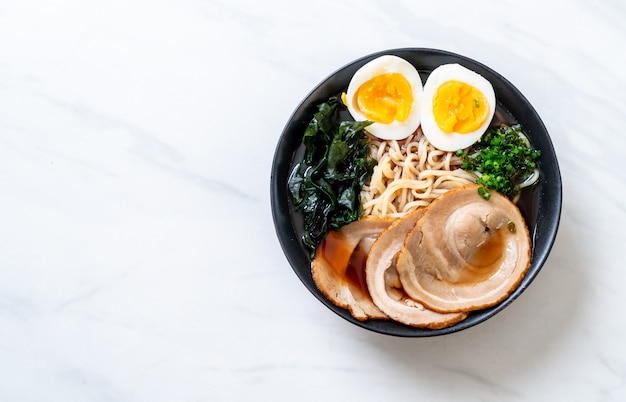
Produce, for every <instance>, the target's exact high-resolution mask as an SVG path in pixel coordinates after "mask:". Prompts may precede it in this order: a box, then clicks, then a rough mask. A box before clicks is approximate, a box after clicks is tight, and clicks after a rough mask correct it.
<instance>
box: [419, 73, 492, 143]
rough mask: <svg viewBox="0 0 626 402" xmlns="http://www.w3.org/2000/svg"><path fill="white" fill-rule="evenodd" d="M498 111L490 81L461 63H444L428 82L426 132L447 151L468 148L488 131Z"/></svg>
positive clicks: (428, 137) (424, 104) (431, 75)
mask: <svg viewBox="0 0 626 402" xmlns="http://www.w3.org/2000/svg"><path fill="white" fill-rule="evenodd" d="M495 110H496V96H495V93H494V90H493V87H492V85H491V83H490V82H489V81H487V80H486V79H485V78H484V77H483V76H481V75H480V74H478V73H476V72H474V71H472V70H469V69H467V68H465V67H463V66H461V65H460V64H444V65H441V66H439V67H437V68H436V69H434V70H433V71H432V73H431V74H430V75H429V76H428V79H427V80H426V83H425V84H424V101H423V103H422V131H423V132H424V135H425V136H426V138H427V139H428V141H429V142H430V143H431V144H432V145H434V146H435V147H436V148H438V149H441V150H443V151H456V150H457V149H463V148H467V147H469V146H470V145H472V144H473V143H475V142H476V141H478V139H479V138H480V137H481V136H482V135H483V133H484V132H485V131H486V130H487V128H488V127H489V125H490V123H491V119H492V118H493V115H494V113H495Z"/></svg>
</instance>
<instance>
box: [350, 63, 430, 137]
mask: <svg viewBox="0 0 626 402" xmlns="http://www.w3.org/2000/svg"><path fill="white" fill-rule="evenodd" d="M387 73H398V74H401V75H402V76H404V78H405V79H406V80H407V81H408V82H409V84H410V85H411V91H412V93H413V103H412V105H411V111H410V113H409V117H408V118H407V119H406V120H404V121H397V120H394V121H393V122H391V123H389V124H385V123H378V122H374V123H372V124H370V125H369V126H367V127H366V128H365V130H367V131H368V132H369V133H371V134H373V135H375V136H376V137H378V138H380V139H383V140H401V139H404V138H406V137H408V136H409V135H411V134H412V133H414V132H415V130H417V128H418V127H419V125H420V122H421V107H420V105H421V103H422V92H423V85H422V79H421V78H420V76H419V73H418V72H417V70H416V69H415V67H414V66H413V65H412V64H411V63H409V62H408V61H406V60H404V59H403V58H400V57H397V56H393V55H384V56H380V57H378V58H376V59H374V60H372V61H370V62H368V63H367V64H365V65H364V66H363V67H361V68H360V69H359V70H357V72H356V73H355V74H354V75H353V76H352V79H351V80H350V84H349V85H348V90H347V91H346V103H347V107H348V111H349V112H350V114H351V115H352V117H353V118H354V119H355V120H356V121H364V120H368V119H367V117H365V116H364V115H363V113H361V111H360V110H358V108H357V107H356V106H355V103H356V102H355V101H354V95H355V93H356V91H357V90H358V89H359V87H361V85H363V84H364V83H365V82H367V81H369V80H370V79H372V78H373V77H375V76H378V75H382V74H387Z"/></svg>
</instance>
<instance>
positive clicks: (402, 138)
mask: <svg viewBox="0 0 626 402" xmlns="http://www.w3.org/2000/svg"><path fill="white" fill-rule="evenodd" d="M441 71H443V72H441ZM433 72H434V73H433ZM429 78H431V81H430V82H429ZM446 96H448V97H449V100H448V99H446V100H445V102H443V101H442V99H444V98H445V97H446ZM394 97H395V98H394ZM329 102H330V103H329ZM329 105H331V107H330V108H329ZM450 105H452V106H450ZM355 110H356V111H355ZM331 112H332V113H334V116H335V118H336V119H337V120H338V122H339V123H341V125H337V127H341V128H337V130H338V131H337V132H339V131H341V134H337V136H338V138H339V139H337V138H324V141H327V144H328V145H327V150H326V151H325V152H323V151H320V150H319V148H320V146H319V144H317V145H312V141H313V140H312V138H313V134H312V133H313V132H314V131H317V132H318V134H317V135H318V136H322V137H328V134H327V133H326V132H325V130H326V127H325V124H326V123H325V122H324V121H322V119H323V118H324V115H325V114H330V113H331ZM343 122H347V123H345V124H344V123H343ZM368 127H369V128H368ZM499 127H517V129H516V130H517V131H515V133H518V134H519V137H520V138H522V139H523V142H524V143H525V144H526V145H527V146H528V147H529V149H531V150H532V151H534V154H533V157H534V158H535V159H534V160H533V161H532V162H531V165H532V169H531V170H532V172H530V171H529V172H527V173H526V174H525V176H524V177H525V178H526V177H528V178H526V179H525V181H524V183H516V184H515V186H514V187H515V189H514V190H515V191H514V194H513V193H511V194H508V195H507V196H506V197H500V193H499V191H497V190H488V189H487V191H486V193H488V194H485V193H484V192H483V193H481V195H480V196H475V192H476V191H478V190H475V188H476V189H478V188H481V189H482V190H480V191H483V190H485V189H486V187H484V186H483V185H480V184H476V183H477V181H478V183H480V182H481V181H480V180H479V179H481V178H482V179H481V180H482V182H489V174H487V173H485V171H483V172H482V173H481V172H479V171H478V170H476V169H477V168H476V167H475V166H474V167H472V168H468V169H462V167H461V160H460V159H459V158H461V155H464V156H465V157H467V156H468V155H470V156H471V155H475V154H476V153H477V151H475V150H474V148H471V147H477V145H480V144H482V143H484V142H485V141H487V136H489V135H491V134H489V133H493V132H495V131H496V129H497V128H499ZM368 130H369V131H368ZM426 134H428V135H426ZM431 136H432V137H431ZM470 136H474V139H469V137H470ZM317 138H319V137H317ZM429 138H432V143H431V141H430V140H429ZM455 138H458V140H456V139H455ZM459 144H460V145H459ZM468 144H470V145H468ZM471 144H473V145H471ZM483 145H484V144H483ZM523 146H524V145H523V144H522V147H523ZM312 147H317V148H318V149H316V150H315V151H312V150H311V148H312ZM457 147H460V148H457ZM485 147H486V146H485ZM486 148H488V147H486ZM476 149H478V147H477V148H476ZM463 150H465V152H464V153H463ZM468 150H469V151H468ZM485 152H487V151H485ZM529 154H530V153H529ZM353 155H355V156H353ZM311 158H313V159H315V158H318V159H319V160H320V161H319V163H318V162H316V161H314V160H313V161H312V160H311ZM341 158H364V159H363V160H364V161H365V162H363V163H361V162H354V165H355V166H356V167H354V169H353V167H352V165H350V166H351V167H350V168H349V170H350V171H351V172H352V173H354V179H353V180H351V181H348V182H347V183H348V184H347V186H346V187H342V188H339V189H336V188H335V189H333V188H330V187H328V186H330V185H331V184H332V185H334V183H336V182H339V181H340V179H341V180H343V179H344V177H343V173H342V174H341V175H338V174H337V173H336V172H337V170H338V169H339V168H340V166H341V164H342V163H344V162H342V160H341ZM359 160H360V159H359ZM345 163H346V164H348V162H345ZM350 163H352V162H350ZM409 165H410V166H409ZM357 168H360V169H362V170H355V169H357ZM346 169H348V168H346ZM523 169H524V168H523ZM526 169H528V168H526ZM320 170H323V172H321V171H320ZM315 174H316V175H317V177H318V179H317V180H318V181H317V182H314V181H312V180H311V178H312V177H314V175H315ZM333 175H334V176H333ZM334 177H339V178H338V179H336V180H335V179H334ZM492 181H494V180H492ZM320 183H321V184H320ZM306 185H309V186H310V187H314V189H315V188H317V190H318V192H315V191H309V190H307V189H306V188H305V187H306ZM468 189H469V190H468ZM461 191H465V192H461ZM512 191H513V190H512ZM320 194H321V195H320ZM325 194H331V195H330V196H329V197H331V198H332V197H335V198H334V199H333V200H332V201H330V202H329V204H328V206H327V208H331V209H332V208H335V209H341V210H342V211H344V212H342V215H341V217H340V218H338V220H337V221H327V218H328V216H329V215H330V213H319V214H318V215H317V216H316V217H311V216H310V215H307V213H308V212H310V211H309V210H310V209H311V208H312V205H315V203H314V201H316V200H317V198H319V197H324V196H325ZM454 194H455V195H454ZM490 194H491V195H493V198H491V199H489V198H490ZM270 195H271V208H272V215H273V220H274V225H275V229H276V234H277V237H278V240H279V243H280V245H281V247H282V250H283V252H284V254H285V256H286V259H287V261H288V262H289V264H290V266H291V268H292V269H293V271H294V273H295V274H296V275H297V276H298V278H299V279H300V281H301V282H302V284H303V285H304V287H305V288H306V289H308V291H309V292H310V293H311V294H312V295H313V296H314V297H316V298H317V299H318V300H319V301H320V302H321V303H323V304H324V305H325V306H327V307H328V309H329V310H331V311H332V312H334V313H336V314H337V315H339V316H340V317H342V318H343V319H345V320H346V321H348V322H350V323H352V324H354V325H357V326H359V327H361V328H364V329H367V330H370V331H374V332H377V333H381V334H387V335H392V336H401V337H427V336H436V335H444V334H449V333H453V332H457V331H460V330H463V329H466V328H469V327H472V326H474V325H476V324H479V323H481V322H483V321H485V320H487V319H489V318H490V317H493V316H494V315H495V314H497V313H498V312H500V311H502V310H503V309H504V308H506V307H507V306H508V305H509V304H510V303H512V302H513V301H514V300H515V299H516V298H517V297H518V296H519V295H520V294H521V293H522V292H524V290H525V289H526V288H527V287H528V286H529V285H530V284H531V283H532V281H533V280H534V279H535V278H536V276H537V274H538V273H539V271H540V270H541V268H542V266H543V265H544V263H545V261H546V259H547V258H548V255H549V253H550V250H551V248H552V245H553V243H554V240H555V238H556V234H557V230H558V226H559V219H560V213H561V203H562V188H561V177H560V171H559V166H558V161H557V158H556V154H555V151H554V148H553V145H552V142H551V139H550V136H549V134H548V131H547V129H546V127H545V125H544V123H543V122H542V120H541V118H540V116H539V114H538V113H537V111H536V110H535V109H534V108H533V106H532V105H531V104H530V103H529V102H528V100H527V99H526V98H525V97H524V96H523V94H522V93H521V92H520V91H519V90H518V89H517V88H515V86H514V85H513V84H512V83H510V82H509V81H508V80H507V79H506V78H504V77H503V76H502V75H500V74H499V73H497V72H495V71H494V70H492V69H491V68H489V67H487V66H485V65H483V64H481V63H480V62H478V61H475V60H472V59H470V58H468V57H465V56H462V55H459V54H455V53H451V52H447V51H442V50H436V49H424V48H402V49H391V50H385V51H381V52H377V53H374V54H370V55H367V56H365V57H362V58H359V59H357V60H355V61H352V62H350V63H349V64H347V65H345V66H343V67H341V68H339V69H338V70H336V71H335V72H333V73H331V74H330V75H328V76H327V77H326V78H325V79H323V80H322V81H321V82H320V83H319V84H318V85H317V86H316V87H315V88H313V89H312V90H311V92H310V93H309V94H308V95H306V96H305V97H304V99H303V100H302V101H301V103H300V104H299V105H297V107H296V108H295V110H294V112H293V114H292V115H291V117H290V119H289V120H288V121H287V123H286V125H285V127H284V130H283V132H282V134H281V136H280V138H279V141H278V144H277V146H276V150H275V154H274V160H273V166H272V171H271V189H270ZM501 198H502V199H503V200H504V201H503V202H504V203H505V204H504V205H505V206H504V207H503V208H500V207H498V206H497V205H498V204H497V202H499V201H497V200H499V199H501ZM444 200H445V201H444ZM357 203H358V205H357ZM431 204H432V205H431ZM447 204H449V205H450V206H449V207H446V205H447ZM466 204H467V205H469V206H467V205H466ZM346 205H348V206H351V208H352V209H349V212H345V211H346V210H345V209H342V208H344V206H346ZM346 208H347V207H346ZM463 208H473V209H472V211H473V212H468V213H466V214H462V213H459V212H456V213H455V210H461V209H463ZM484 208H500V209H498V211H500V212H498V214H500V215H502V218H501V219H499V220H498V222H499V223H498V222H495V221H494V222H487V221H486V220H485V219H483V218H481V217H484V216H485V215H493V216H495V215H497V214H495V213H493V214H492V213H491V212H480V211H482V210H483V209H484ZM463 210H464V211H465V209H463ZM468 211H469V210H468ZM502 211H504V212H502ZM507 211H513V212H510V213H509V212H507ZM435 214H443V217H440V216H439V215H435ZM473 216H475V217H476V218H475V219H474V218H472V217H473ZM511 216H514V217H511ZM320 220H322V221H324V222H323V227H324V231H321V232H320V230H318V229H311V227H312V225H314V224H319V223H320V222H319V221H320ZM313 221H314V222H313ZM337 222H339V223H337ZM481 225H482V226H481ZM439 228H443V229H445V230H443V231H442V233H441V234H439V233H438V231H439ZM392 230H393V232H392ZM420 231H421V232H420ZM418 232H419V233H418ZM437 236H439V237H437ZM465 236H478V237H475V238H474V239H478V240H467V238H470V237H467V238H466V237H465ZM337 239H340V241H339V242H337V241H336V240H337ZM481 239H482V240H481ZM507 242H508V243H507ZM525 242H528V243H527V244H521V243H525ZM426 243H429V244H430V246H429V247H430V249H424V248H423V247H424V245H425V244H426ZM467 244H475V249H471V248H470V249H468V248H467V247H468V246H467ZM505 244H507V245H506V246H504V245H505ZM486 245H488V246H489V247H490V248H489V250H487V246H486ZM518 245H519V247H517V246H518ZM394 247H395V248H394ZM472 247H474V246H472ZM498 247H500V248H498ZM517 248H519V251H516V254H515V255H513V256H508V255H506V254H504V251H500V250H505V249H507V250H508V249H517ZM392 249H393V250H392ZM442 250H443V251H445V252H442ZM441 254H446V255H449V256H450V257H449V259H448V260H441V258H442V257H441ZM423 256H431V257H432V258H430V257H429V258H426V257H424V258H422V257H423ZM461 257H463V258H465V259H463V258H461ZM478 260H480V261H481V262H480V264H479V263H477V261H478ZM459 261H460V262H459ZM511 261H513V262H511ZM481 264H483V265H484V266H483V265H481ZM485 264H486V265H485ZM515 264H517V265H518V266H517V267H516V266H515ZM520 265H521V266H520ZM494 267H495V268H494ZM435 270H437V272H435ZM507 275H508V276H509V277H510V276H511V275H517V276H516V277H515V278H513V279H510V280H505V281H501V282H502V283H500V282H497V281H498V280H499V279H498V278H501V277H503V276H507ZM409 282H410V283H409ZM492 283H493V285H491V284H492ZM451 287H453V288H454V290H453V291H452V292H450V291H449V290H450V288H451ZM494 292H501V294H500V293H498V294H495V293H494ZM490 293H494V294H490ZM446 294H454V295H455V296H454V297H455V298H456V299H455V300H444V299H445V298H446V297H447V296H445V295H446ZM457 295H458V297H457ZM405 313H406V314H405Z"/></svg>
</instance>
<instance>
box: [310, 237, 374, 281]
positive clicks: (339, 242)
mask: <svg viewBox="0 0 626 402" xmlns="http://www.w3.org/2000/svg"><path fill="white" fill-rule="evenodd" d="M317 258H323V259H324V260H325V261H327V262H328V265H330V266H331V267H332V269H333V271H334V273H335V275H336V277H337V279H338V280H339V281H341V282H343V283H344V284H346V285H350V286H354V287H357V288H360V289H361V290H363V291H365V292H367V284H366V282H365V263H366V261H367V252H366V251H364V250H363V248H361V247H358V246H357V247H356V248H355V249H353V248H352V247H351V246H350V245H349V244H348V242H347V241H346V240H345V238H344V237H343V236H342V235H341V234H340V233H338V232H334V231H331V232H329V234H328V235H327V236H326V238H325V239H324V241H323V242H322V244H321V245H320V247H319V249H318V257H317Z"/></svg>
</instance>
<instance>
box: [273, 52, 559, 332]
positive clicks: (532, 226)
mask: <svg viewBox="0 0 626 402" xmlns="http://www.w3.org/2000/svg"><path fill="white" fill-rule="evenodd" d="M383 54H392V55H396V56H399V57H402V58H404V59H406V60H407V61H408V62H410V63H411V64H413V65H414V66H415V67H416V68H417V70H418V72H419V73H420V76H421V77H422V81H423V82H425V81H426V78H427V77H428V74H430V72H431V71H432V70H433V69H435V68H436V67H438V66H440V65H442V64H447V63H458V64H461V65H463V66H465V67H467V68H469V69H471V70H473V71H475V72H477V73H479V74H481V75H482V76H483V77H485V78H486V79H487V80H488V81H490V82H491V84H492V85H493V88H494V91H495V93H496V100H497V107H496V112H495V115H494V119H493V122H492V125H497V124H500V123H507V124H515V123H519V124H521V125H522V129H523V131H524V133H525V134H526V135H527V136H528V138H529V140H530V141H531V143H532V145H533V147H534V148H536V149H539V150H541V157H540V158H539V161H538V167H539V170H540V173H541V175H540V180H539V182H538V183H536V184H535V185H534V186H532V187H530V188H526V189H524V190H523V192H522V197H521V199H520V200H519V202H518V206H519V208H520V210H521V212H522V214H523V215H524V218H525V219H526V223H527V225H528V228H529V230H530V235H531V240H532V244H533V247H532V258H531V266H530V268H529V270H528V272H527V274H526V276H525V277H524V279H523V281H522V283H521V284H520V286H518V287H517V288H516V289H515V290H514V291H513V292H512V293H511V294H510V295H509V297H507V298H506V299H505V300H504V301H502V302H501V303H499V304H497V305H495V306H493V307H490V308H487V309H483V310H478V311H474V312H472V313H470V314H469V316H468V317H467V319H465V320H464V321H461V322H459V323H457V324H456V325H453V326H451V327H447V328H442V329H435V330H433V329H424V328H414V327H410V326H407V325H403V324H400V323H397V322H394V321H382V320H368V321H358V320H356V319H355V318H354V317H352V315H350V313H349V311H348V310H345V309H343V308H340V307H337V306H335V305H334V304H333V303H332V302H330V301H329V300H328V299H327V298H326V297H325V296H324V295H323V294H322V293H321V292H320V291H319V290H318V289H317V286H316V285H315V282H314V281H313V277H312V275H311V261H310V259H309V257H308V253H307V252H306V250H305V249H304V247H303V246H302V244H301V241H300V236H301V234H302V217H301V216H300V214H299V213H297V212H295V211H294V209H293V205H292V204H291V200H290V197H289V192H288V188H287V181H288V178H289V174H290V172H291V170H292V168H293V166H294V164H295V163H297V162H298V161H299V159H300V158H302V154H303V147H302V144H301V138H302V134H303V133H304V130H305V128H306V126H307V125H308V123H309V121H310V120H311V118H312V117H313V114H314V113H315V112H316V106H317V105H318V104H319V103H321V102H325V101H326V100H328V98H329V97H330V96H333V95H338V94H340V93H341V92H342V91H345V90H346V88H347V86H348V83H349V81H350V79H351V77H352V75H353V74H354V73H355V72H356V71H357V70H358V69H359V68H360V67H361V66H363V65H364V64H365V63H367V62H368V61H370V60H372V59H374V58H376V57H379V56H381V55H383ZM270 196H271V205H272V215H273V219H274V225H275V229H276V233H277V236H278V239H279V242H280V244H281V247H282V249H283V252H284V253H285V256H286V257H287V260H288V261H289V263H290V265H291V267H292V268H293V270H294V272H295V273H296V275H297V276H298V277H299V278H300V280H301V281H302V283H303V284H304V285H305V287H306V288H307V289H308V290H309V291H310V292H311V293H312V294H313V295H314V296H315V297H317V299H319V300H320V301H321V302H322V303H323V304H324V305H326V306H327V307H328V308H329V309H330V310H332V311H334V312H335V313H336V314H338V315H339V316H341V317H343V318H344V319H346V320H347V321H350V322H352V323H353V324H355V325H358V326H360V327H362V328H365V329H368V330H371V331H375V332H378V333H382V334H387V335H394V336H403V337H423V336H435V335H443V334H447V333H452V332H456V331H459V330H462V329H465V328H469V327H471V326H473V325H476V324H478V323H480V322H482V321H485V320H486V319H488V318H490V317H492V316H493V315H495V314H496V313H498V312H499V311H501V310H502V309H504V308H505V307H506V306H507V305H508V304H510V303H511V302H512V301H513V300H515V299H516V298H517V297H518V296H519V295H520V294H521V293H522V292H523V291H524V290H525V289H526V287H528V285H529V284H530V283H531V282H532V281H533V279H534V278H535V277H536V276H537V274H538V272H539V270H540V269H541V267H542V266H543V264H544V262H545V260H546V258H547V257H548V254H549V252H550V249H551V248H552V245H553V243H554V240H555V237H556V233H557V230H558V225H559V219H560V214H561V202H562V189H561V176H560V172H559V166H558V162H557V159H556V154H555V152H554V148H553V146H552V142H551V140H550V136H549V135H548V132H547V130H546V128H545V126H544V124H543V122H542V121H541V119H540V117H539V115H538V114H537V112H536V111H535V109H534V108H533V106H532V105H531V104H530V103H529V102H528V101H527V100H526V98H525V97H524V96H523V95H522V94H521V93H520V92H519V91H518V90H517V89H516V88H515V87H514V86H513V85H512V84H511V83H510V82H509V81H507V80H506V79H505V78H504V77H502V76H501V75H500V74H498V73H497V72H495V71H493V70H491V69H490V68H489V67H487V66H485V65H483V64H481V63H478V62H477V61H474V60H471V59H469V58H467V57H464V56H461V55H458V54H454V53H450V52H446V51H442V50H435V49H422V48H405V49H393V50H387V51H382V52H377V53H374V54H371V55H368V56H365V57H363V58H361V59H358V60H355V61H353V62H351V63H349V64H347V65H346V66H344V67H342V68H340V69H339V70H337V71H336V72H334V73H332V74H331V75H330V76H328V77H327V78H326V79H325V80H323V81H322V82H321V83H320V84H319V85H318V86H317V87H315V88H314V89H313V90H312V91H311V92H310V93H309V94H308V95H307V96H306V97H305V98H304V100H303V101H302V102H301V103H300V105H298V107H297V108H296V109H295V111H294V112H293V114H292V116H291V118H290V119H289V121H288V122H287V124H286V125H285V128H284V130H283V133H282V135H281V137H280V139H279V142H278V145H277V147H276V151H275V154H274V161H273V166H272V172H271V189H270Z"/></svg>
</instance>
